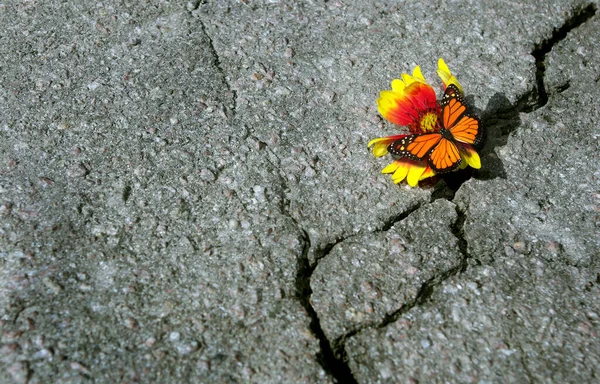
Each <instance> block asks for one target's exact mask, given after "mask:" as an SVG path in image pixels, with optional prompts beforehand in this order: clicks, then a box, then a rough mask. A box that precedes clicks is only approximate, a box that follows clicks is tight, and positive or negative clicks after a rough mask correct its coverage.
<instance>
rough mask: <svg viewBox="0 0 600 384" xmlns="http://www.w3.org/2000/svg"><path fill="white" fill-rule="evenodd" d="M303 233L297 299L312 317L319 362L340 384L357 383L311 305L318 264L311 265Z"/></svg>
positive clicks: (307, 241)
mask: <svg viewBox="0 0 600 384" xmlns="http://www.w3.org/2000/svg"><path fill="white" fill-rule="evenodd" d="M302 232H303V241H304V250H303V252H302V257H300V258H299V259H298V268H297V271H298V272H297V275H296V298H297V299H298V301H299V302H300V304H301V305H302V307H303V308H304V309H305V310H306V312H307V313H308V316H309V317H310V319H311V321H310V329H311V331H312V332H313V333H314V335H315V336H316V337H317V338H318V339H319V346H320V348H321V351H320V352H319V353H318V354H317V360H318V361H319V363H320V364H321V366H322V367H323V369H324V370H325V371H326V372H328V373H329V374H330V375H332V376H333V378H334V379H335V380H336V381H337V382H338V383H356V382H357V381H356V379H355V378H354V376H353V375H352V371H351V370H350V367H349V366H348V364H347V363H346V361H345V360H344V359H342V358H340V356H337V355H336V354H335V353H334V350H333V349H332V344H331V343H330V342H329V340H328V339H327V336H325V332H323V328H321V321H320V320H319V316H318V315H317V312H316V311H315V309H314V308H313V306H312V304H311V303H310V296H311V295H312V289H311V287H310V279H311V276H312V274H313V272H314V270H315V268H316V264H314V265H312V266H311V265H310V264H309V259H308V252H309V251H310V247H311V244H310V238H309V236H308V233H306V231H304V230H303V231H302Z"/></svg>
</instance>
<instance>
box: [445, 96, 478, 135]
mask: <svg viewBox="0 0 600 384" xmlns="http://www.w3.org/2000/svg"><path fill="white" fill-rule="evenodd" d="M466 110H467V107H466V106H465V101H464V98H463V97H462V96H461V94H460V91H459V90H458V88H457V87H456V86H455V85H454V84H449V85H448V87H446V91H445V92H444V97H443V98H442V124H443V127H444V128H446V129H447V130H449V131H450V133H451V134H452V136H453V137H454V139H455V140H457V141H461V142H463V143H467V144H473V145H479V143H480V142H481V138H482V133H483V131H482V130H481V129H480V127H479V119H478V118H476V117H474V116H470V115H469V114H468V113H466Z"/></svg>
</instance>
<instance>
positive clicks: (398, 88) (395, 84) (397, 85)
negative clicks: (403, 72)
mask: <svg viewBox="0 0 600 384" xmlns="http://www.w3.org/2000/svg"><path fill="white" fill-rule="evenodd" d="M405 87H406V84H404V81H402V80H400V79H394V80H392V91H394V92H400V93H402V92H404V88H405Z"/></svg>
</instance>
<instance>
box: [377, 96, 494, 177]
mask: <svg viewBox="0 0 600 384" xmlns="http://www.w3.org/2000/svg"><path fill="white" fill-rule="evenodd" d="M440 104H441V106H442V126H441V128H440V130H439V132H435V133H423V134H416V135H407V136H405V137H403V138H401V139H398V140H396V141H393V142H392V143H391V144H390V145H389V146H388V152H389V153H391V154H392V156H393V157H394V158H395V159H400V158H408V159H411V160H423V159H425V158H428V163H429V166H430V167H431V169H433V170H434V171H435V172H437V173H446V172H450V171H454V170H455V169H456V168H458V167H460V164H461V162H462V158H461V156H460V149H461V146H462V144H461V143H466V144H470V145H475V146H476V145H478V144H479V143H480V142H481V138H482V133H483V131H482V130H481V129H480V128H479V119H478V118H477V117H474V116H471V115H469V114H467V113H466V110H467V107H466V106H465V104H464V99H463V97H462V96H461V95H460V91H459V90H458V88H457V87H456V86H455V85H454V84H449V85H448V87H446V92H444V97H443V98H442V100H441V102H440Z"/></svg>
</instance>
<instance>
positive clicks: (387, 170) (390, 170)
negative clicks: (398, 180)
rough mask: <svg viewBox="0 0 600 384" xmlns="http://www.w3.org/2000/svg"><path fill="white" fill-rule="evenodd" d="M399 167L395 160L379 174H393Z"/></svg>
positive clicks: (398, 162)
mask: <svg viewBox="0 0 600 384" xmlns="http://www.w3.org/2000/svg"><path fill="white" fill-rule="evenodd" d="M399 166H400V161H398V160H396V161H394V162H393V163H391V164H389V165H388V166H387V167H385V168H383V169H382V170H381V173H394V172H396V169H398V167H399Z"/></svg>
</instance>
